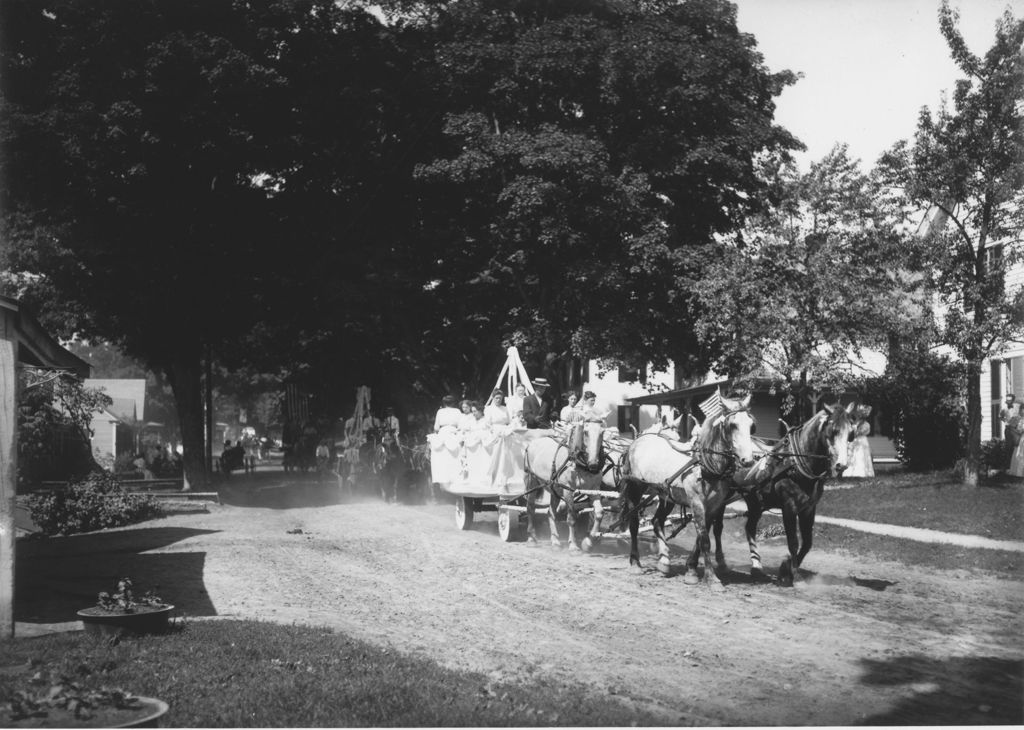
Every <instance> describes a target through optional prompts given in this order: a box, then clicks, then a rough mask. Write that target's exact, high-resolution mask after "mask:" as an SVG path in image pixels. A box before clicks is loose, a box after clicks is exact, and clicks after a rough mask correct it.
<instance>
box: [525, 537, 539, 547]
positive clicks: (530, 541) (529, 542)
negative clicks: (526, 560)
mask: <svg viewBox="0 0 1024 730" xmlns="http://www.w3.org/2000/svg"><path fill="white" fill-rule="evenodd" d="M526 547H532V548H535V547H540V543H538V542H537V538H535V537H528V538H526Z"/></svg>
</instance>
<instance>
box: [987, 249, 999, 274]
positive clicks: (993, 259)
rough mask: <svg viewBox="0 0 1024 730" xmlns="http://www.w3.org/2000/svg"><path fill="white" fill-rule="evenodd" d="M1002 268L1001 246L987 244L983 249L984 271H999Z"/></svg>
mask: <svg viewBox="0 0 1024 730" xmlns="http://www.w3.org/2000/svg"><path fill="white" fill-rule="evenodd" d="M1002 266H1003V244H1001V243H996V244H989V245H988V246H986V247H985V271H988V272H989V273H991V272H993V271H999V270H1000V269H1001V268H1002Z"/></svg>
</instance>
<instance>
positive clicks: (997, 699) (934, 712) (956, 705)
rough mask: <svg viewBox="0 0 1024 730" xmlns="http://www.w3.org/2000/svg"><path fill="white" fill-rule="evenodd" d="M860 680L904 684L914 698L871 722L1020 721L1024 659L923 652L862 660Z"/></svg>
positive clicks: (871, 718)
mask: <svg viewBox="0 0 1024 730" xmlns="http://www.w3.org/2000/svg"><path fill="white" fill-rule="evenodd" d="M862 664H863V665H864V670H865V675H864V677H863V678H862V679H861V680H860V681H861V683H862V684H871V685H891V686H896V685H905V686H907V687H908V688H909V689H911V690H912V691H913V692H914V694H913V696H911V697H909V698H907V699H904V700H902V701H901V702H899V704H897V706H896V707H894V708H893V709H891V710H888V711H886V712H883V713H879V714H876V715H870V716H868V717H866V718H865V719H864V724H867V725H1019V724H1021V723H1022V722H1024V660H1010V659H999V658H995V657H951V658H949V659H945V660H939V659H934V658H930V657H924V656H920V655H909V656H898V657H894V658H892V659H887V660H883V661H876V660H871V659H867V660H863V661H862Z"/></svg>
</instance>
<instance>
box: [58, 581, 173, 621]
mask: <svg viewBox="0 0 1024 730" xmlns="http://www.w3.org/2000/svg"><path fill="white" fill-rule="evenodd" d="M173 610H174V606H173V605H171V604H169V603H167V602H165V601H164V600H163V599H161V598H160V597H159V596H157V595H155V594H154V593H153V592H152V591H147V592H146V593H144V594H142V595H138V596H137V595H135V593H134V592H133V591H132V579H131V578H121V579H120V580H119V581H118V582H117V591H116V592H115V593H113V594H110V593H107V592H106V591H104V592H102V593H100V594H99V596H98V600H97V601H96V605H95V606H90V607H89V608H84V609H82V610H81V611H79V612H78V617H79V618H80V619H82V623H83V625H84V626H85V630H86V632H87V633H90V634H96V635H112V634H113V635H120V634H126V633H127V634H154V633H160V632H162V631H166V630H167V619H168V618H169V617H170V615H171V611H173Z"/></svg>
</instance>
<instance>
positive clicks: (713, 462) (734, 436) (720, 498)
mask: <svg viewBox="0 0 1024 730" xmlns="http://www.w3.org/2000/svg"><path fill="white" fill-rule="evenodd" d="M722 402H723V409H724V410H723V412H722V413H721V415H719V416H717V417H715V418H714V419H711V420H710V422H709V423H705V425H704V427H703V428H702V429H701V432H700V436H699V437H698V438H697V441H696V443H695V444H694V448H693V451H692V452H691V451H690V450H689V449H688V448H687V447H685V446H684V445H683V444H681V443H680V442H678V441H673V440H672V439H669V438H666V437H665V436H662V435H658V434H642V435H640V436H639V437H637V439H636V440H635V441H634V442H633V443H632V444H631V445H630V447H629V450H628V451H627V452H626V455H625V457H623V460H622V479H621V482H622V500H621V501H622V505H623V507H622V509H623V512H624V514H625V515H626V516H627V519H628V521H629V535H630V555H629V563H630V566H632V567H633V568H635V569H639V568H640V552H639V547H638V544H637V533H638V531H639V523H640V510H641V508H642V506H643V502H644V496H645V495H646V494H653V495H655V496H657V498H658V510H657V512H655V514H654V519H653V520H652V522H653V527H654V535H655V537H656V538H657V540H658V555H659V558H658V570H659V571H661V572H662V573H663V574H665V575H668V574H669V572H670V569H671V565H670V560H669V548H668V541H667V539H666V537H665V518H666V517H667V516H668V515H669V513H670V512H671V511H672V509H673V507H674V506H675V505H676V504H682V505H686V506H688V507H689V508H690V509H691V510H693V524H694V528H695V529H696V531H697V545H698V546H699V547H700V551H701V553H702V554H703V556H704V580H705V582H707V583H709V584H711V585H712V586H715V587H720V586H721V581H720V580H719V579H718V576H717V575H716V574H715V570H714V567H713V566H712V563H711V558H710V554H709V553H710V548H711V540H710V539H709V536H708V528H709V527H710V526H711V522H712V519H713V518H714V516H715V515H717V514H718V513H719V512H720V510H721V509H722V508H723V507H724V505H725V501H726V499H727V498H728V497H729V496H730V493H731V484H730V483H729V482H728V480H727V479H725V478H723V477H724V476H725V475H726V474H727V473H728V472H729V471H730V470H731V469H732V465H734V464H735V462H739V465H741V466H744V467H749V466H750V465H752V464H753V463H754V458H753V456H754V445H753V442H752V439H751V430H752V428H753V425H754V419H753V417H751V415H750V412H749V407H750V396H747V397H746V398H744V399H729V398H723V399H722ZM705 473H707V474H706V475H705ZM687 567H689V566H687ZM699 581H700V579H699V577H698V576H697V575H696V571H692V572H690V571H688V572H687V574H686V577H685V578H684V582H685V583H687V584H695V583H698V582H699Z"/></svg>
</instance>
